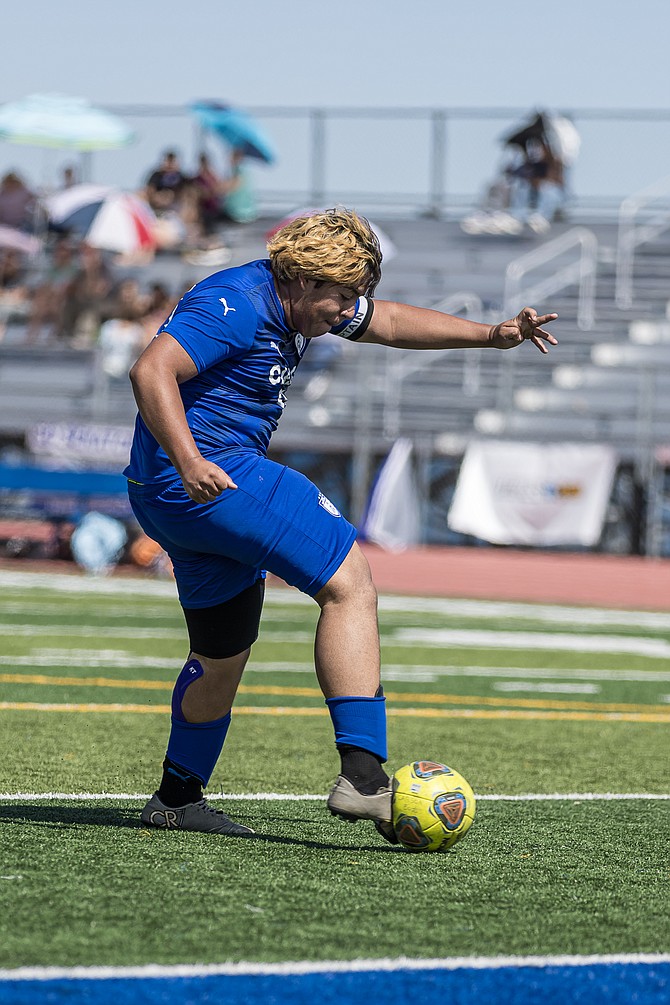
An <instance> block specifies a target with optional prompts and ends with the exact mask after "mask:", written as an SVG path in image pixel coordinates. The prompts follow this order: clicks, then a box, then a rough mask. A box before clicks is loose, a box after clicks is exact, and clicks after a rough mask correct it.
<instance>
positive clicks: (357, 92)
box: [0, 0, 670, 188]
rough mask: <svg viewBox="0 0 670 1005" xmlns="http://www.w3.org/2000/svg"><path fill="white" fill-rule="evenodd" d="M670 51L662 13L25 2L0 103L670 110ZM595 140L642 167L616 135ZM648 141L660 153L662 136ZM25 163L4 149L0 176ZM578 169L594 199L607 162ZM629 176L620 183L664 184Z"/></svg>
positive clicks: (314, 0)
mask: <svg viewBox="0 0 670 1005" xmlns="http://www.w3.org/2000/svg"><path fill="white" fill-rule="evenodd" d="M669 39H670V4H669V3H668V0H637V2H630V0H619V2H618V3H612V2H611V0H561V2H560V3H554V4H551V3H548V4H544V3H540V2H538V0H508V2H505V0H480V2H467V0H465V2H464V0H460V2H459V3H454V2H450V0H407V2H400V0H336V2H332V3H324V2H319V0H287V2H285V3H279V2H277V0H253V2H244V0H242V2H239V0H238V2H236V3H230V2H229V0H198V2H197V3H190V4H189V3H188V2H186V3H185V2H184V0H179V2H177V0H160V2H157V0H113V2H112V3H109V4H104V5H103V4H99V3H91V2H90V0H60V2H59V3H53V4H52V3H46V2H45V0H22V2H21V3H18V4H15V5H13V6H12V11H11V15H7V16H6V17H5V18H4V19H3V46H2V49H3V60H2V89H1V91H0V104H1V103H4V102H7V101H11V100H14V99H18V98H21V97H23V96H25V95H27V94H32V93H37V92H54V91H59V92H62V93H66V94H71V95H78V96H81V97H86V98H88V99H90V100H91V101H93V102H94V103H98V104H104V105H114V104H125V103H142V104H145V103H146V104H153V103H164V104H179V105H181V104H186V103H187V102H189V101H190V100H192V99H194V98H198V97H205V98H206V97H212V98H219V99H225V100H229V101H231V102H233V103H236V104H239V105H242V106H251V107H253V106H259V105H273V106H274V105H289V106H295V105H323V106H341V105H359V106H360V105H362V106H398V105H401V106H447V107H449V106H461V107H462V106H468V107H482V106H506V107H516V108H529V109H531V108H537V107H546V108H549V109H565V110H570V109H573V108H603V109H604V108H638V107H644V108H665V107H667V106H668V105H670V86H669V84H670V73H669V71H668V44H669V42H668V40H669ZM659 129H660V130H661V132H663V134H664V135H665V134H667V133H668V132H670V127H669V126H668V125H667V124H666V125H665V126H661V127H659ZM650 136H651V134H650ZM586 139H587V137H585V140H586ZM661 139H662V142H663V143H665V142H666V140H665V139H663V138H661ZM588 140H589V146H590V149H591V151H592V152H593V150H594V148H595V147H594V145H595V144H596V143H597V144H599V150H600V156H602V151H603V150H604V146H607V145H609V146H611V147H612V150H611V151H610V153H611V152H613V151H614V150H616V152H617V154H625V156H627V157H628V158H634V156H635V155H634V152H632V151H631V150H625V151H624V150H623V148H622V146H621V143H620V141H619V140H616V141H615V139H614V138H613V134H608V135H607V136H604V135H603V136H601V135H600V133H598V131H597V130H596V131H595V133H594V136H593V137H588ZM462 142H463V143H465V144H469V143H470V142H471V140H470V138H469V137H468V136H465V137H464V139H463V141H462ZM645 142H649V144H650V146H649V149H650V150H652V149H653V150H657V149H658V146H659V144H658V133H655V134H654V138H653V139H651V138H650V139H649V140H648V141H647V140H645ZM164 145H165V144H164V143H162V141H160V140H158V139H157V140H156V148H157V149H160V148H161V147H162V146H164ZM603 145H604V146H603ZM585 146H586V144H585ZM14 149H16V148H14ZM583 149H584V148H583ZM473 153H474V156H475V158H477V159H478V160H486V161H487V162H490V160H491V156H492V154H491V151H490V150H489V148H488V147H485V146H484V145H482V147H481V148H480V149H477V150H474V151H473ZM24 156H28V155H27V154H26V155H24V154H21V155H19V154H18V153H17V154H16V155H15V156H14V151H12V150H8V144H6V143H2V144H0V166H2V165H7V164H8V162H9V161H10V160H11V158H12V157H14V161H16V160H20V158H21V157H24ZM124 156H125V155H124ZM138 156H141V157H142V158H143V163H144V161H146V159H147V153H146V148H144V149H143V150H141V151H140V152H138ZM121 157H122V155H121V154H119V155H118V160H117V162H116V163H118V164H125V163H126V162H125V161H123V160H122V159H121ZM640 160H641V161H644V160H645V158H644V155H643V156H642V158H640ZM583 163H584V167H583V169H581V165H580V169H581V170H582V175H583V177H585V178H586V176H587V174H588V172H589V171H591V172H592V173H593V176H594V178H595V179H596V181H595V183H594V182H589V184H590V185H591V188H593V184H597V178H598V172H599V171H600V170H601V168H600V167H599V163H600V162H598V163H597V164H594V165H592V166H589V161H588V157H585V158H584V161H583ZM662 163H663V159H662V158H659V164H662ZM667 163H668V165H669V167H668V170H670V160H668V162H667ZM631 164H632V168H631V172H630V177H629V178H628V177H627V178H626V180H625V185H626V186H629V187H631V188H635V187H640V186H641V185H643V184H646V183H648V182H651V181H654V180H655V178H656V177H657V176H658V171H657V169H656V168H655V167H654V166H650V167H649V168H648V170H649V171H651V172H653V173H652V174H651V175H647V174H645V169H644V167H645V166H644V163H640V164H635V163H634V161H633V160H631ZM19 166H20V165H19ZM633 168H634V170H633ZM485 170H488V164H487V168H486V169H484V168H482V171H483V173H485ZM589 178H590V174H589ZM101 180H107V179H101Z"/></svg>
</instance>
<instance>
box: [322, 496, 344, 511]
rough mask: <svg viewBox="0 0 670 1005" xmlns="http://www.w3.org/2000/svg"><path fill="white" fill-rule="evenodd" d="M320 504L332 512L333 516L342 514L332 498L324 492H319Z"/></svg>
mask: <svg viewBox="0 0 670 1005" xmlns="http://www.w3.org/2000/svg"><path fill="white" fill-rule="evenodd" d="M319 506H322V507H323V508H324V509H325V511H326V513H330V515H331V516H341V515H342V514H341V513H340V511H339V510H338V508H337V507H336V506H333V504H332V502H331V501H330V499H329V498H328V497H327V496H325V495H324V494H323V492H319Z"/></svg>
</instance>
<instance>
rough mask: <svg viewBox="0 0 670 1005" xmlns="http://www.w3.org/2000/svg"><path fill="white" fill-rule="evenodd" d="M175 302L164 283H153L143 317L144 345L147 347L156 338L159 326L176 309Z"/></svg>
mask: <svg viewBox="0 0 670 1005" xmlns="http://www.w3.org/2000/svg"><path fill="white" fill-rule="evenodd" d="M175 302H176V301H175V299H174V298H173V297H171V296H170V291H169V290H168V288H167V286H165V285H164V284H163V283H152V284H151V285H150V287H149V292H148V295H147V308H146V311H145V313H144V316H143V317H142V328H143V330H144V345H147V344H148V343H149V342H150V341H151V339H152V338H153V337H154V335H155V334H156V332H157V331H158V328H159V326H160V325H162V324H163V322H164V321H165V319H166V317H167V316H168V314H169V313H170V311H171V310H172V308H173V307H174V305H175ZM143 347H144V346H143Z"/></svg>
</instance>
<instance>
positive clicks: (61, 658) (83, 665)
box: [0, 648, 670, 684]
mask: <svg viewBox="0 0 670 1005" xmlns="http://www.w3.org/2000/svg"><path fill="white" fill-rule="evenodd" d="M0 666H17V667H63V666H64V667H68V668H69V669H82V670H90V669H93V668H100V667H109V668H115V667H117V668H121V669H125V668H127V667H136V668H138V669H147V670H151V669H153V670H164V671H165V672H166V673H169V674H170V675H172V676H174V674H175V673H176V672H177V670H178V669H179V667H178V665H177V662H175V661H173V660H169V659H159V658H157V657H155V656H135V655H133V653H132V652H131V651H130V650H122V649H121V650H120V649H96V650H93V651H89V650H88V649H40V648H36V649H31V651H30V654H29V655H27V656H0ZM254 673H258V674H263V673H298V674H310V675H311V676H314V664H313V663H291V662H285V661H276V662H269V663H257V664H255V665H254V662H253V655H252V659H251V662H250V663H249V665H248V667H247V669H246V671H245V674H246V676H247V677H248V676H249V674H254ZM172 676H171V677H170V679H171V680H172ZM382 676H383V678H384V681H385V682H388V681H409V682H411V681H417V682H421V681H429V682H430V681H436V680H438V679H439V678H440V677H484V678H486V677H510V678H518V679H519V680H523V679H526V680H537V679H540V680H550V681H559V680H568V681H570V680H583V681H624V682H630V681H635V682H642V683H650V684H651V683H659V682H660V683H667V682H669V681H670V671H667V670H599V669H587V668H585V667H560V668H554V667H515V666H510V667H501V666H490V667H483V666H450V665H449V666H438V665H435V666H433V665H432V664H419V665H416V666H411V665H405V664H404V663H386V664H384V667H383V670H382Z"/></svg>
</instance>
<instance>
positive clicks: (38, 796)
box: [0, 792, 670, 803]
mask: <svg viewBox="0 0 670 1005" xmlns="http://www.w3.org/2000/svg"><path fill="white" fill-rule="evenodd" d="M149 797H150V793H148V792H0V800H2V801H4V802H8V803H18V802H39V801H40V800H47V799H54V800H58V801H59V802H82V803H83V802H89V801H90V802H94V801H95V800H109V801H110V802H137V801H141V800H143V799H149ZM475 798H476V799H477V801H478V802H519V803H528V802H561V801H565V802H570V801H575V802H589V801H598V800H604V801H605V802H619V801H620V800H622V799H670V792H525V793H521V794H518V795H513V794H503V793H491V792H488V793H484V794H478V793H475ZM207 799H208V800H210V801H213V800H215V799H229V800H232V801H235V800H237V801H238V802H287V803H295V802H320V801H321V800H322V799H326V793H324V794H323V795H315V794H313V793H299V794H297V793H290V792H212V793H207Z"/></svg>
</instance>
